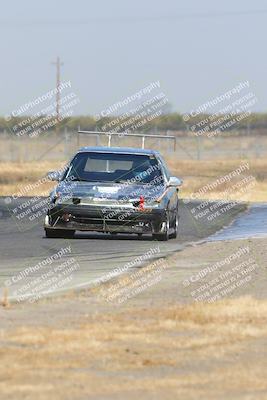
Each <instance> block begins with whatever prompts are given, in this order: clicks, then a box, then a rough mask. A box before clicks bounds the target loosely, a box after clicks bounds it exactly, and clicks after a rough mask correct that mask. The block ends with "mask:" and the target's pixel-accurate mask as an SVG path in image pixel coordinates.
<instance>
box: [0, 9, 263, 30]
mask: <svg viewBox="0 0 267 400" xmlns="http://www.w3.org/2000/svg"><path fill="white" fill-rule="evenodd" d="M266 13H267V9H261V10H259V9H258V10H246V11H222V12H208V13H199V12H195V13H184V14H177V15H159V16H143V17H140V16H136V17H135V16H122V17H111V18H109V17H92V18H87V19H80V20H36V19H35V20H32V21H30V20H29V21H21V20H20V21H14V20H12V21H7V20H1V21H0V27H2V28H3V27H10V26H13V27H14V26H39V27H40V26H45V25H55V26H60V25H61V26H65V25H73V26H75V25H89V24H91V23H122V24H124V23H131V22H132V23H135V22H160V21H176V20H183V19H190V18H193V19H205V18H221V17H238V16H247V15H261V14H266Z"/></svg>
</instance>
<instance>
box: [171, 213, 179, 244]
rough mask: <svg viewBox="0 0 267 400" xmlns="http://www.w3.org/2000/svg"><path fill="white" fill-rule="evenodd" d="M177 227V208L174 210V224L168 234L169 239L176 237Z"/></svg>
mask: <svg viewBox="0 0 267 400" xmlns="http://www.w3.org/2000/svg"><path fill="white" fill-rule="evenodd" d="M178 228H179V216H178V210H177V211H176V212H175V219H174V224H173V229H174V231H173V232H172V233H171V234H170V236H169V238H170V239H176V238H177V235H178Z"/></svg>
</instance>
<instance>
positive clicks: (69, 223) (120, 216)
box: [44, 205, 166, 233]
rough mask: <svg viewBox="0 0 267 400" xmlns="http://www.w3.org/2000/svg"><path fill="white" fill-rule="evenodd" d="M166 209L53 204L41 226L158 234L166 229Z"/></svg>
mask: <svg viewBox="0 0 267 400" xmlns="http://www.w3.org/2000/svg"><path fill="white" fill-rule="evenodd" d="M165 221H166V211H165V210H164V209H161V208H157V209H145V210H140V209H132V208H127V207H125V208H124V209H121V208H116V207H112V208H109V209H108V210H106V211H105V212H103V207H97V206H86V205H56V206H54V207H53V208H51V209H50V210H49V211H48V214H47V217H46V219H45V226H44V227H45V228H49V229H70V230H78V231H97V232H116V233H160V232H164V230H165V229H166V222H165Z"/></svg>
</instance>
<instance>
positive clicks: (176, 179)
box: [168, 176, 183, 187]
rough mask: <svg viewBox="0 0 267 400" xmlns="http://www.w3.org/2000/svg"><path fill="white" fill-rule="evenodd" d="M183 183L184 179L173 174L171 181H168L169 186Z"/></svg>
mask: <svg viewBox="0 0 267 400" xmlns="http://www.w3.org/2000/svg"><path fill="white" fill-rule="evenodd" d="M182 184H183V181H182V179H179V178H176V176H171V177H170V179H169V181H168V186H169V187H178V186H181V185H182Z"/></svg>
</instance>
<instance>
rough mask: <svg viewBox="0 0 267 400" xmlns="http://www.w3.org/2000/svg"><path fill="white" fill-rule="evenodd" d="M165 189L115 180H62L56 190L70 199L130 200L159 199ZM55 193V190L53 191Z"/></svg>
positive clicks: (160, 186)
mask: <svg viewBox="0 0 267 400" xmlns="http://www.w3.org/2000/svg"><path fill="white" fill-rule="evenodd" d="M164 190H165V186H164V185H162V184H161V185H160V184H159V185H149V184H124V183H113V182H107V183H106V182H81V181H78V182H64V181H62V182H60V183H59V184H58V186H57V187H56V189H55V192H56V193H57V194H58V195H60V197H65V198H69V199H73V198H79V199H92V200H94V201H99V202H101V201H105V200H113V201H114V200H116V201H122V202H123V201H125V202H127V201H129V200H135V199H140V196H143V197H144V198H145V199H146V200H153V199H157V198H158V197H159V196H160V195H161V194H162V193H163V191H164ZM52 194H53V192H52Z"/></svg>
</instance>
